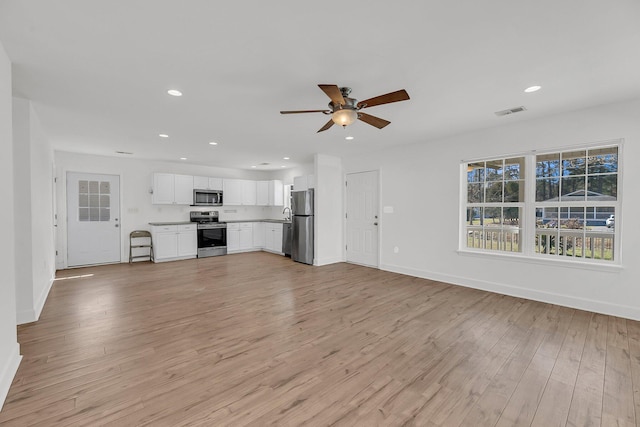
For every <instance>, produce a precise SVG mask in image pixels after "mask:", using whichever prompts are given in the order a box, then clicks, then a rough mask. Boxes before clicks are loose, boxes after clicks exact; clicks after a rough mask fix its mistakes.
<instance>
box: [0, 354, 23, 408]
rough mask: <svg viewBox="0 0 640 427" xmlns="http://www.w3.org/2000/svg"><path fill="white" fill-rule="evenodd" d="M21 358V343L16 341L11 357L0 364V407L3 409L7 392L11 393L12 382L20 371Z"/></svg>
mask: <svg viewBox="0 0 640 427" xmlns="http://www.w3.org/2000/svg"><path fill="white" fill-rule="evenodd" d="M21 360H22V356H20V344H18V343H16V344H15V345H14V346H13V350H12V351H11V353H10V354H9V358H8V359H7V360H6V361H5V362H4V363H2V365H0V409H2V405H4V401H5V399H6V398H7V394H9V388H10V387H11V383H13V379H14V378H15V376H16V372H18V366H20V361H21Z"/></svg>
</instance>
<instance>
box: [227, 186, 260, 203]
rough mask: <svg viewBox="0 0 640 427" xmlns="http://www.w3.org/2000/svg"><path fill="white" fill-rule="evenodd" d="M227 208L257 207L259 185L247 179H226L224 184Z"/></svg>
mask: <svg viewBox="0 0 640 427" xmlns="http://www.w3.org/2000/svg"><path fill="white" fill-rule="evenodd" d="M223 185H224V189H223V193H224V198H223V200H224V204H225V206H255V205H256V202H257V196H258V194H257V185H256V182H255V181H250V180H247V179H225V180H224V182H223Z"/></svg>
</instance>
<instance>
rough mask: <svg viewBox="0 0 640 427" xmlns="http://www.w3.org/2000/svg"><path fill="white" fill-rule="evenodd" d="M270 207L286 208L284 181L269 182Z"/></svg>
mask: <svg viewBox="0 0 640 427" xmlns="http://www.w3.org/2000/svg"><path fill="white" fill-rule="evenodd" d="M269 206H284V186H283V185H282V181H279V180H273V181H269Z"/></svg>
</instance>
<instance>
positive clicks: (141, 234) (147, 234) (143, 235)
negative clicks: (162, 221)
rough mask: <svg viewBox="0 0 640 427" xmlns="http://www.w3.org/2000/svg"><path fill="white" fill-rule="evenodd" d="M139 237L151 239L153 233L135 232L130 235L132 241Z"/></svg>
mask: <svg viewBox="0 0 640 427" xmlns="http://www.w3.org/2000/svg"><path fill="white" fill-rule="evenodd" d="M137 237H151V233H150V232H148V231H146V230H134V231H132V232H131V233H130V234H129V238H130V239H135V238H137Z"/></svg>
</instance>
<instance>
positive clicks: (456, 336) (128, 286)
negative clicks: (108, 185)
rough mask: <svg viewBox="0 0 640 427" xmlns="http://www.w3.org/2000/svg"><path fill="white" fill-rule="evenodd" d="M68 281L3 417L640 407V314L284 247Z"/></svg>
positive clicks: (617, 415)
mask: <svg viewBox="0 0 640 427" xmlns="http://www.w3.org/2000/svg"><path fill="white" fill-rule="evenodd" d="M78 275H86V277H78V278H72V276H78ZM59 278H60V279H64V278H66V280H58V281H56V283H55V285H54V287H53V289H52V291H51V294H50V296H49V299H48V301H47V303H46V305H45V308H44V311H43V313H42V316H41V320H40V321H39V322H37V323H33V324H29V325H25V326H21V327H20V328H19V331H18V337H19V341H20V345H21V349H22V353H23V355H24V359H23V361H22V364H21V366H20V369H19V371H18V374H17V376H16V379H15V381H14V383H13V385H12V387H11V390H10V392H9V395H8V398H7V401H6V404H5V407H4V409H3V410H2V412H0V424H1V425H3V426H4V425H7V426H11V425H17V426H27V425H39V426H57V425H64V426H67V425H73V426H76V425H91V426H94V425H105V424H106V425H114V426H132V425H146V424H148V425H153V426H182V425H205V426H219V425H234V426H235V425H247V424H249V425H256V426H262V425H282V426H289V425H291V426H296V425H334V424H335V425H349V426H350V425H364V426H373V425H385V426H387V425H388V426H395V425H419V426H459V425H464V426H516V425H517V426H519V425H526V426H529V425H534V426H544V427H549V426H565V425H568V426H600V425H601V426H614V425H620V426H635V425H637V421H636V420H637V417H640V324H639V323H638V322H634V321H628V320H624V319H620V318H616V317H610V316H604V315H598V314H592V313H588V312H584V311H579V310H573V309H568V308H562V307H558V306H554V305H550V304H543V303H538V302H532V301H527V300H522V299H518V298H512V297H506V296H502V295H497V294H491V293H487V292H482V291H477V290H473V289H467V288H463V287H457V286H451V285H446V284H442V283H436V282H431V281H428V280H422V279H417V278H412V277H409V276H403V275H399V274H393V273H388V272H383V271H378V270H375V269H369V268H364V267H359V266H355V265H349V264H335V265H330V266H325V267H319V268H318V267H310V266H306V265H302V264H298V263H294V262H292V261H291V260H290V259H287V258H283V257H279V256H276V255H271V254H267V253H249V254H239V255H229V256H225V257H217V258H208V259H201V260H190V261H180V262H173V263H165V264H155V265H152V264H149V263H138V264H135V265H112V266H104V267H94V268H85V269H76V270H67V271H63V272H60V273H59ZM634 396H635V400H634Z"/></svg>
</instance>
